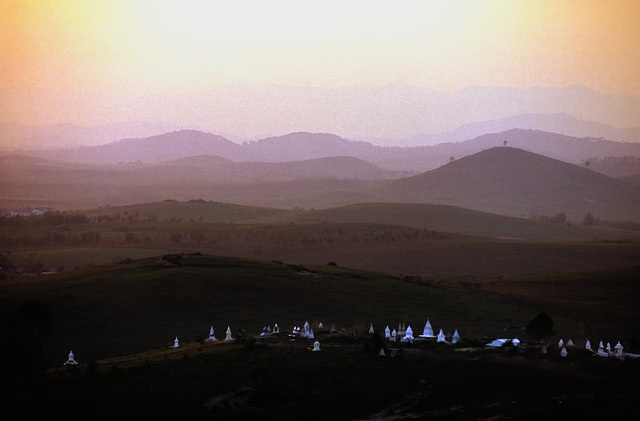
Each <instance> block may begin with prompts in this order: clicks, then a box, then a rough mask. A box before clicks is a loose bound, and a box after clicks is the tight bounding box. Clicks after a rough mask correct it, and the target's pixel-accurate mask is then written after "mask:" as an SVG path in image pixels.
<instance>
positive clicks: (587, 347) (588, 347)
mask: <svg viewBox="0 0 640 421" xmlns="http://www.w3.org/2000/svg"><path fill="white" fill-rule="evenodd" d="M584 349H586V350H587V351H591V341H589V339H587V342H586V343H585V344H584Z"/></svg>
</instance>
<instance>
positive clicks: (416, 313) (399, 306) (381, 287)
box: [0, 254, 640, 420]
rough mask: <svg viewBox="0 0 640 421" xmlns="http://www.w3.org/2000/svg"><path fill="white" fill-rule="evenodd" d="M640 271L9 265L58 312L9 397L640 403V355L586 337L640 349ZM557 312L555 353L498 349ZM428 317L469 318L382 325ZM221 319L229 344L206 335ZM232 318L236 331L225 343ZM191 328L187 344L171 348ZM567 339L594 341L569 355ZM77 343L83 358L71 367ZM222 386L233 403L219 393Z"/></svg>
mask: <svg viewBox="0 0 640 421" xmlns="http://www.w3.org/2000/svg"><path fill="white" fill-rule="evenodd" d="M639 270H640V268H639V267H637V266H636V267H629V268H627V269H624V270H623V269H619V270H617V271H601V272H599V273H592V272H583V273H573V274H564V275H558V277H557V278H554V277H539V278H537V279H524V278H518V279H509V278H503V279H500V280H497V279H496V280H493V281H489V280H486V281H485V282H482V283H479V284H466V283H464V282H459V281H457V282H454V281H441V282H439V283H438V284H433V283H429V282H425V281H421V280H417V279H406V278H401V277H395V276H388V275H384V274H379V273H372V272H365V271H361V270H353V269H348V268H344V267H340V266H333V265H323V266H305V267H302V266H300V265H291V264H285V263H280V262H264V261H254V260H244V259H238V258H227V257H215V256H207V255H201V254H183V255H167V256H165V259H164V260H162V261H158V259H156V258H147V259H141V260H125V261H123V262H120V263H118V264H110V265H106V266H102V267H93V268H86V269H79V270H77V271H73V272H70V273H66V274H65V273H61V274H57V275H50V276H40V277H35V278H30V279H28V280H25V279H23V280H17V281H6V282H4V283H3V284H2V286H1V287H0V293H1V294H0V307H2V308H3V309H6V310H5V311H7V312H8V313H9V314H12V313H13V312H15V311H16V310H17V309H18V308H19V307H20V305H21V303H24V302H26V301H33V302H41V303H44V304H46V306H47V307H48V308H49V309H50V311H51V315H52V317H53V325H52V330H51V331H50V332H49V333H47V334H46V336H45V337H44V342H43V344H44V352H45V356H46V359H47V361H48V362H49V363H50V366H51V371H50V372H49V374H46V375H45V376H44V377H42V378H40V380H37V381H36V383H35V384H31V385H28V384H25V385H23V384H20V382H18V387H17V388H16V391H17V392H18V393H17V394H15V395H7V396H5V398H6V399H9V401H8V402H5V403H6V404H7V405H10V406H12V407H16V408H19V409H20V410H22V411H24V413H25V414H29V413H32V414H34V415H42V414H44V413H45V412H46V413H48V414H51V413H56V414H59V415H64V416H67V417H69V418H70V419H81V418H83V417H87V416H90V417H92V418H95V419H113V418H119V417H123V416H125V417H128V416H133V417H134V418H135V419H175V418H179V419H265V418H266V419H300V417H304V418H310V419H318V420H321V419H327V418H331V419H344V420H349V419H366V418H368V417H369V416H372V414H374V413H375V414H377V415H376V416H375V419H411V417H412V416H413V415H412V414H421V416H423V417H425V416H426V417H429V418H433V419H442V420H447V419H478V418H481V417H497V419H532V418H535V417H539V416H551V415H554V416H555V415H558V414H560V415H567V414H573V415H575V414H584V415H587V414H589V415H593V414H601V415H602V416H604V415H605V414H606V415H607V416H608V415H610V414H614V415H617V416H619V417H621V419H628V417H630V416H633V414H636V413H637V411H638V409H639V408H638V404H637V402H638V400H637V399H638V397H639V396H640V395H639V393H640V390H638V385H637V382H636V381H635V379H637V375H638V373H639V371H640V366H639V364H638V363H639V362H640V361H639V360H626V361H618V360H616V359H613V358H609V359H602V358H598V357H594V356H592V355H591V354H589V353H588V352H587V351H584V350H582V347H583V346H584V341H585V339H586V338H589V339H591V340H592V343H594V346H595V344H596V343H597V341H598V340H604V341H605V342H607V341H610V342H612V343H615V342H616V341H617V340H621V341H623V343H624V344H625V346H626V348H625V349H626V350H629V351H631V352H637V350H638V347H639V345H640V342H639V341H638V338H640V331H639V330H638V326H640V323H639V320H638V311H637V308H636V307H635V306H636V304H637V302H638V298H639V296H640V286H639V284H638V282H637V279H639V275H640V272H639ZM563 281H564V282H563ZM545 282H546V283H548V284H549V285H548V287H547V288H546V289H545V291H546V292H544V293H543V292H542V291H540V290H539V289H538V288H539V286H540V285H541V284H542V283H545ZM612 283H613V285H612ZM612 286H613V288H612ZM569 291H571V296H570V297H569V298H567V299H566V300H562V299H561V298H560V297H563V296H566V294H567V292H569ZM595 297H601V299H598V300H596V299H595ZM540 311H544V312H547V313H548V314H549V315H551V316H552V318H553V320H554V331H555V334H553V335H552V336H549V337H546V338H545V341H546V343H547V345H548V347H549V353H548V354H546V355H545V354H541V353H540V351H539V349H537V348H535V347H533V348H526V349H525V348H523V349H522V350H520V351H517V350H516V349H498V350H486V349H484V344H485V343H487V342H489V341H490V340H491V339H492V338H496V337H506V338H512V337H518V338H520V339H521V340H522V341H523V343H531V344H534V343H536V339H535V338H533V337H531V336H530V335H529V334H528V332H527V331H526V329H525V328H524V326H525V325H526V324H527V323H528V322H529V321H530V320H531V319H533V318H534V317H535V316H536V315H537V314H538V313H539V312H540ZM589 315H591V316H592V317H591V318H589V317H586V316H589ZM427 319H429V320H430V321H431V323H432V325H433V327H434V330H435V331H438V330H439V329H440V328H442V329H443V331H444V332H446V334H447V336H448V337H449V339H450V336H451V334H452V333H453V330H455V329H457V330H458V331H459V332H460V335H461V336H462V340H461V342H460V343H459V344H457V345H455V346H454V345H446V344H437V343H435V342H425V343H422V344H421V343H417V342H416V343H415V344H399V343H398V344H391V343H388V342H387V341H384V340H383V342H382V346H383V347H385V348H386V350H387V352H388V354H387V356H386V357H385V358H382V357H380V355H379V354H378V351H379V348H378V347H379V346H380V345H379V344H380V342H379V341H380V339H381V338H378V339H376V338H375V335H369V334H368V332H367V330H368V328H369V326H370V325H373V326H374V327H375V329H377V331H378V332H381V330H382V329H383V328H384V327H385V326H387V325H388V326H390V327H391V328H395V327H396V326H397V325H398V324H399V323H406V324H407V325H409V326H411V327H412V328H413V330H414V334H416V335H417V334H420V333H421V331H422V327H423V326H424V324H425V322H426V320H427ZM305 321H308V322H309V323H310V324H311V326H313V327H314V328H316V329H317V326H318V323H320V322H322V323H323V324H324V326H325V328H324V330H320V329H317V336H316V338H317V339H318V340H319V341H320V342H321V344H322V352H319V353H314V352H311V351H310V347H311V345H312V341H310V340H305V339H299V340H297V341H295V342H289V341H288V340H287V339H286V337H285V336H284V335H286V333H288V332H290V331H291V328H292V326H296V325H297V326H300V325H302V324H304V322H305ZM275 323H278V325H279V326H280V327H281V329H282V334H281V335H280V336H275V337H273V338H271V339H269V340H262V341H260V340H259V341H260V345H257V344H256V340H258V339H257V338H258V333H259V332H260V331H261V330H262V328H263V326H266V325H269V326H274V324H275ZM210 326H213V327H214V328H215V332H216V336H217V337H218V339H219V341H218V342H217V343H215V344H211V343H207V342H203V339H204V338H206V337H207V335H208V333H209V327H210ZM227 326H228V327H230V328H231V330H232V332H233V336H234V341H232V342H231V343H226V342H224V341H222V339H223V338H224V331H225V330H226V328H227ZM329 326H335V328H336V333H329V332H328V328H329ZM176 336H177V337H179V338H180V342H181V346H180V348H177V349H173V348H170V347H171V345H173V339H174V337H176ZM4 337H5V338H7V336H4ZM560 338H564V339H565V341H566V340H568V339H569V338H571V339H573V340H574V341H575V343H576V349H575V350H574V349H571V350H570V357H568V358H566V359H562V358H561V357H559V355H558V349H557V345H556V344H557V342H558V340H559V339H560ZM11 345H12V344H6V343H5V344H3V347H2V348H3V350H4V352H5V355H4V358H3V361H5V364H14V363H13V361H15V357H16V354H18V355H20V353H19V352H16V346H15V344H13V345H14V346H13V347H12V346H11ZM69 349H72V350H73V351H74V353H75V355H76V359H77V360H78V361H80V363H81V365H80V366H78V367H75V368H65V369H63V366H62V363H63V362H64V361H65V360H66V355H67V353H68V352H69ZM393 349H396V353H397V354H396V358H390V355H391V354H390V352H391V351H392V350H393ZM465 349H468V350H471V349H476V351H468V352H464V351H463V350H465ZM137 353H140V355H136V354H137ZM12 357H13V360H12ZM21 357H22V358H23V359H28V358H29V356H28V355H27V354H24V353H22V354H21ZM7 372H10V371H7ZM20 387H25V388H26V389H21V388H20ZM32 387H35V389H31V388H32ZM245 388H249V389H245ZM243 390H245V392H243ZM243 393H246V395H243ZM70 396H71V397H72V399H70V398H69V397H70ZM214 396H218V402H219V406H218V407H213V408H208V407H206V405H205V404H206V403H207V402H209V401H210V399H211V398H212V397H214ZM244 398H246V401H245V400H244ZM561 402H562V403H561ZM233 404H236V405H237V408H236V409H235V410H234V409H231V408H232V407H233ZM125 414H126V415H125ZM393 414H395V416H397V417H400V418H393V416H394V415H393ZM500 417H503V418H500Z"/></svg>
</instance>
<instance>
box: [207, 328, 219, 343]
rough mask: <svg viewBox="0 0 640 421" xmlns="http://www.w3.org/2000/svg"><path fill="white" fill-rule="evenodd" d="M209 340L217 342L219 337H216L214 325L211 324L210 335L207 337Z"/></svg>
mask: <svg viewBox="0 0 640 421" xmlns="http://www.w3.org/2000/svg"><path fill="white" fill-rule="evenodd" d="M207 340H208V341H212V342H215V341H217V340H218V339H216V335H215V332H214V330H213V326H211V328H210V329H209V337H208V338H207Z"/></svg>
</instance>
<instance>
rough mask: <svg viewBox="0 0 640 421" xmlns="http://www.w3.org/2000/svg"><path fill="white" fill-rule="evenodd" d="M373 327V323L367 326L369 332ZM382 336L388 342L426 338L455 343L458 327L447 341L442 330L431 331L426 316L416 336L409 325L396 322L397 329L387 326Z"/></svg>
mask: <svg viewBox="0 0 640 421" xmlns="http://www.w3.org/2000/svg"><path fill="white" fill-rule="evenodd" d="M373 332H374V329H373V325H371V326H370V327H369V334H373ZM384 337H385V339H388V340H389V341H390V342H398V341H399V342H409V343H413V342H414V341H420V340H427V339H435V340H436V342H441V343H453V344H455V343H457V342H458V341H459V340H460V334H459V333H458V329H455V331H454V332H453V334H452V335H451V340H450V341H448V340H447V337H446V335H445V334H444V331H443V330H442V329H440V332H438V334H437V335H434V333H433V327H432V326H431V322H430V321H429V319H428V318H427V323H425V325H424V329H423V330H422V335H418V337H417V338H416V337H415V336H414V335H413V329H411V326H405V324H404V323H400V324H398V329H393V330H391V329H390V328H389V326H387V327H385V329H384Z"/></svg>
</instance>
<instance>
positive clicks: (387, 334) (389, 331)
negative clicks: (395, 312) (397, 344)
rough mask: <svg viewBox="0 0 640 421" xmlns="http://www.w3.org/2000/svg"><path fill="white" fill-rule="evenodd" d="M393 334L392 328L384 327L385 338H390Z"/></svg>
mask: <svg viewBox="0 0 640 421" xmlns="http://www.w3.org/2000/svg"><path fill="white" fill-rule="evenodd" d="M390 336H391V330H390V329H389V326H387V327H385V328H384V337H385V339H389V337H390Z"/></svg>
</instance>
